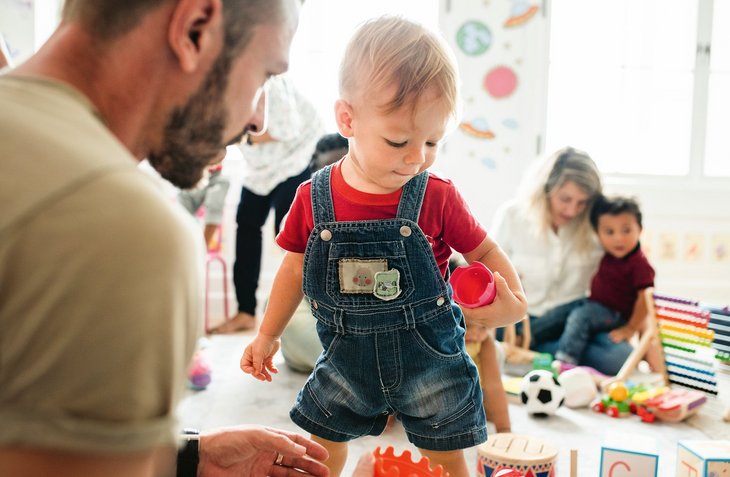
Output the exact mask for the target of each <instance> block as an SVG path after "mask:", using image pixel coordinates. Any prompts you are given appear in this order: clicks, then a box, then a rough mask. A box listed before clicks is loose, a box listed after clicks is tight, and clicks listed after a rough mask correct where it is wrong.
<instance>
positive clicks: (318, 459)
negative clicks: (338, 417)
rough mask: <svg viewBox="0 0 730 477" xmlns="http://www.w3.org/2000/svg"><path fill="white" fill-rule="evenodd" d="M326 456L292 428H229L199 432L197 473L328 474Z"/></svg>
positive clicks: (208, 476)
mask: <svg viewBox="0 0 730 477" xmlns="http://www.w3.org/2000/svg"><path fill="white" fill-rule="evenodd" d="M280 456H281V457H280ZM327 456H328V454H327V450H326V449H325V448H324V447H322V446H321V445H319V444H317V443H316V442H314V441H312V440H310V439H307V438H306V437H304V436H301V435H299V434H296V433H293V432H287V431H283V430H279V429H273V428H270V427H260V426H250V427H238V428H230V429H224V430H219V431H213V432H206V433H204V434H202V435H201V436H200V463H199V464H198V476H199V477H233V476H236V477H238V476H241V475H245V476H249V477H268V476H271V477H307V476H315V477H328V476H329V469H328V468H327V466H325V465H324V464H323V463H322V461H324V460H325V459H326V458H327ZM370 475H371V476H372V473H371V474H370Z"/></svg>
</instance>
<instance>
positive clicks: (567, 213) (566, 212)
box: [548, 181, 590, 231]
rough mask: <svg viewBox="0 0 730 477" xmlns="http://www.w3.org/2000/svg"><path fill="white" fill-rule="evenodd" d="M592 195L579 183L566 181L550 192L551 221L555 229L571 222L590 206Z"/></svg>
mask: <svg viewBox="0 0 730 477" xmlns="http://www.w3.org/2000/svg"><path fill="white" fill-rule="evenodd" d="M589 200H590V196H589V195H588V194H587V193H586V191H585V190H583V189H582V188H581V187H580V186H578V184H576V183H575V182H573V181H566V182H565V183H563V185H561V186H560V187H556V188H555V189H553V190H552V191H551V192H550V193H549V194H548V203H549V204H550V222H551V224H552V226H553V230H556V231H557V230H558V229H559V228H560V227H562V226H563V225H566V224H568V223H570V222H571V221H572V220H573V219H574V218H576V217H577V216H579V215H580V214H581V213H583V211H585V210H586V207H587V206H588V201H589Z"/></svg>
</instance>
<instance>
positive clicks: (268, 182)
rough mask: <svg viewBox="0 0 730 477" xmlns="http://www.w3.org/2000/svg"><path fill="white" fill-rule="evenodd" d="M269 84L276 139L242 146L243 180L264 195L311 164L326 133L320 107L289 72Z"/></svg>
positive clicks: (271, 129) (270, 117) (271, 126)
mask: <svg viewBox="0 0 730 477" xmlns="http://www.w3.org/2000/svg"><path fill="white" fill-rule="evenodd" d="M267 86H268V90H267V96H266V101H267V105H266V106H267V123H268V127H267V132H268V133H269V134H270V135H271V137H272V138H274V141H270V142H263V143H259V144H253V145H249V144H246V143H241V144H239V145H238V147H239V149H240V150H241V154H242V155H243V164H244V167H243V176H242V177H241V182H242V184H243V186H244V187H246V188H247V189H249V190H250V191H251V192H253V193H254V194H257V195H261V196H266V195H269V193H270V192H271V191H272V190H273V189H274V188H275V187H276V186H277V185H279V184H280V183H282V182H283V181H284V180H286V179H288V178H289V177H293V176H295V175H297V174H299V173H300V172H302V171H303V170H304V169H305V168H306V167H308V165H309V161H310V159H311V158H312V153H314V148H315V146H316V144H317V141H318V140H319V138H320V137H322V135H324V133H325V130H324V125H323V123H322V120H321V119H320V117H319V114H318V113H317V110H316V109H315V107H314V106H313V105H312V103H310V102H309V101H308V100H307V99H306V98H305V97H304V96H303V95H302V94H301V93H300V92H299V91H298V90H297V89H296V88H295V87H294V84H293V83H292V81H291V79H290V78H289V77H288V76H287V75H279V76H275V77H273V78H271V79H270V80H269V82H268V85H267Z"/></svg>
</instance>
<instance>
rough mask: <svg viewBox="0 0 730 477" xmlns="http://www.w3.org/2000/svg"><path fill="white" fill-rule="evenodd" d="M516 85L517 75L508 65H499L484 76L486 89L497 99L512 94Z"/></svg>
mask: <svg viewBox="0 0 730 477" xmlns="http://www.w3.org/2000/svg"><path fill="white" fill-rule="evenodd" d="M516 87H517V75H516V74H515V72H514V71H512V68H509V67H507V66H497V67H496V68H493V69H492V70H491V71H489V73H487V75H486V76H485V77H484V89H486V90H487V93H489V94H490V95H492V96H493V97H494V98H497V99H499V98H504V97H507V96H509V95H511V94H512V93H513V92H514V90H515V88H516Z"/></svg>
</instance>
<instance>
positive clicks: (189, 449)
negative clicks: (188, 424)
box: [175, 429, 200, 477]
mask: <svg viewBox="0 0 730 477" xmlns="http://www.w3.org/2000/svg"><path fill="white" fill-rule="evenodd" d="M182 440H183V442H182V447H180V449H179V450H178V451H177V472H176V474H175V475H176V477H196V476H197V475H198V462H199V461H200V454H199V452H200V431H198V430H197V429H183V432H182Z"/></svg>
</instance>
